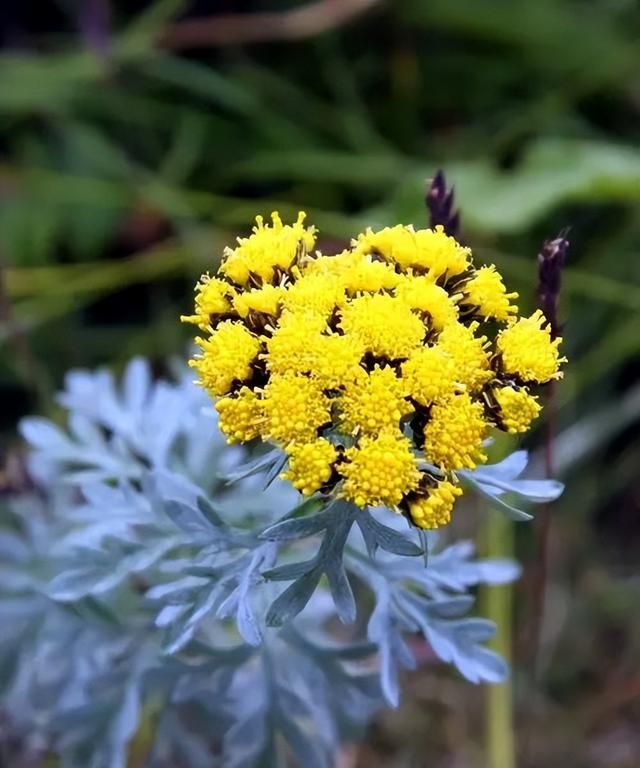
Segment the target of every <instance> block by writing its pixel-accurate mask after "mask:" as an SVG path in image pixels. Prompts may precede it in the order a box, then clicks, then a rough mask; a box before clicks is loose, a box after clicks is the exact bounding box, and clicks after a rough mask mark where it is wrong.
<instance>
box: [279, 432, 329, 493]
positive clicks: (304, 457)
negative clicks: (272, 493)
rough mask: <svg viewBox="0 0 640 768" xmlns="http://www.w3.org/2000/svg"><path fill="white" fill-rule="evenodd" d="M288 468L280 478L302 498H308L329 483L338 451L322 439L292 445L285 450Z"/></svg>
mask: <svg viewBox="0 0 640 768" xmlns="http://www.w3.org/2000/svg"><path fill="white" fill-rule="evenodd" d="M287 453H288V455H289V467H288V469H287V471H286V472H283V473H282V475H281V477H282V478H283V479H284V480H289V482H290V483H291V485H293V487H294V488H296V489H297V490H299V491H300V492H301V493H302V494H303V495H304V496H310V495H311V494H312V493H315V492H316V491H317V490H319V489H320V488H322V486H323V485H324V484H325V483H327V482H328V481H329V479H330V478H331V475H332V474H333V465H334V463H335V461H336V458H337V457H338V451H337V449H336V447H335V446H334V445H332V444H331V443H330V442H329V441H328V440H325V438H324V437H319V438H318V439H317V440H314V441H313V442H312V443H292V444H291V445H290V446H288V448H287Z"/></svg>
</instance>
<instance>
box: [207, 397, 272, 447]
mask: <svg viewBox="0 0 640 768" xmlns="http://www.w3.org/2000/svg"><path fill="white" fill-rule="evenodd" d="M216 410H217V411H218V414H219V418H218V426H219V427H220V430H221V431H222V432H223V433H224V434H225V435H226V436H227V442H228V443H246V442H248V441H249V440H253V439H255V438H256V437H258V436H259V435H260V428H261V422H262V419H263V416H262V406H261V403H260V400H259V399H258V396H257V395H256V393H255V392H253V391H252V390H251V389H249V388H248V387H242V389H240V391H239V392H238V393H237V394H234V395H229V396H228V397H223V398H221V399H220V400H218V402H217V403H216Z"/></svg>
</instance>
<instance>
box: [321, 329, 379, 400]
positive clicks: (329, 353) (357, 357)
mask: <svg viewBox="0 0 640 768" xmlns="http://www.w3.org/2000/svg"><path fill="white" fill-rule="evenodd" d="M364 353H365V349H364V345H363V344H361V343H360V342H359V341H358V340H357V339H355V340H354V339H352V338H350V337H348V336H340V335H338V334H337V333H325V334H322V335H319V336H318V337H317V338H314V339H313V341H310V343H309V356H310V358H311V360H312V361H311V367H310V375H311V376H313V378H314V379H316V380H317V381H318V382H319V383H320V384H321V385H322V386H323V387H324V388H325V389H338V388H340V387H346V386H350V385H351V384H354V383H355V382H357V381H361V380H362V377H364V376H366V372H365V369H364V368H363V367H362V366H361V365H360V361H361V360H362V358H363V356H364Z"/></svg>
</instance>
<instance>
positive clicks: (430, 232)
mask: <svg viewBox="0 0 640 768" xmlns="http://www.w3.org/2000/svg"><path fill="white" fill-rule="evenodd" d="M356 250H357V251H359V252H360V253H377V254H380V255H381V256H382V257H383V258H385V259H386V260H387V261H390V262H392V263H395V264H397V265H398V266H399V267H400V268H401V269H404V270H408V269H413V270H417V271H420V272H427V273H428V274H429V276H430V277H432V278H433V279H434V280H435V279H437V278H439V277H441V276H442V275H445V274H446V275H447V276H448V277H451V276H453V275H459V274H461V273H462V272H464V271H465V270H466V269H467V267H468V266H469V264H470V258H471V251H470V249H469V248H465V247H463V246H462V245H460V243H458V242H457V241H456V240H455V239H454V238H453V237H450V236H449V235H447V234H446V232H445V231H444V229H443V227H442V226H440V225H438V226H437V227H436V228H435V229H419V230H417V231H415V230H414V229H413V227H411V226H409V227H404V226H402V225H400V224H398V225H397V226H395V227H385V228H384V229H381V230H379V231H377V232H373V231H372V230H371V229H368V230H367V231H366V232H364V233H363V234H361V235H358V239H357V241H356Z"/></svg>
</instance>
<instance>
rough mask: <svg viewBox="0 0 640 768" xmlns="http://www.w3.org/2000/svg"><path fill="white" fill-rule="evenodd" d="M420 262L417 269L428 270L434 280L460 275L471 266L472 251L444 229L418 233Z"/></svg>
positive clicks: (424, 230) (440, 227)
mask: <svg viewBox="0 0 640 768" xmlns="http://www.w3.org/2000/svg"><path fill="white" fill-rule="evenodd" d="M416 242H417V245H418V254H419V257H418V261H417V263H416V264H415V265H414V266H415V267H416V268H421V269H427V270H428V272H429V275H430V276H431V277H433V278H438V277H441V276H442V275H446V276H447V277H453V276H455V275H460V274H461V273H462V272H464V271H465V270H466V269H467V267H469V266H470V259H471V250H470V249H469V248H465V247H464V246H462V245H460V243H458V241H457V240H456V239H455V238H453V237H450V236H449V235H447V233H446V232H445V231H444V229H443V227H442V226H440V225H438V226H437V227H436V228H435V229H419V230H418V231H417V232H416Z"/></svg>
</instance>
